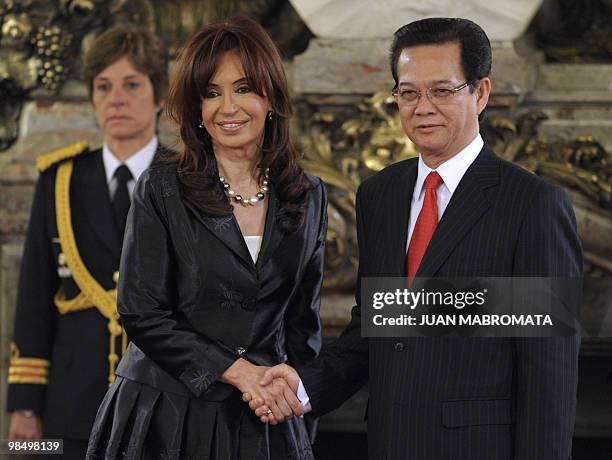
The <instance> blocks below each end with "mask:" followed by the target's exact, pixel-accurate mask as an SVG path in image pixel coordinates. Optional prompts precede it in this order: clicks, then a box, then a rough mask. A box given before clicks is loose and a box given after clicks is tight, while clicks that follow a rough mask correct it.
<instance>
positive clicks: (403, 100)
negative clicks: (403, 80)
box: [391, 78, 480, 106]
mask: <svg viewBox="0 0 612 460" xmlns="http://www.w3.org/2000/svg"><path fill="white" fill-rule="evenodd" d="M479 80H480V78H474V79H472V80H469V81H466V82H465V83H463V84H462V85H459V86H455V87H454V88H449V87H447V86H435V87H433V88H427V89H426V90H425V94H426V95H427V98H428V99H429V100H430V102H431V103H432V104H436V105H444V104H452V103H453V100H454V99H455V98H454V96H455V94H457V93H458V92H459V91H461V90H462V89H463V88H467V87H468V86H470V85H473V84H474V83H476V82H477V81H479ZM391 94H392V95H393V97H394V98H395V101H396V102H397V103H398V104H402V105H409V106H410V105H417V104H418V103H419V100H420V99H421V95H422V94H423V92H422V91H417V90H415V89H411V88H399V89H398V88H393V90H392V91H391Z"/></svg>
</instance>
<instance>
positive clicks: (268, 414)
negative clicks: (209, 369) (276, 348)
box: [220, 358, 304, 425]
mask: <svg viewBox="0 0 612 460" xmlns="http://www.w3.org/2000/svg"><path fill="white" fill-rule="evenodd" d="M220 380H221V381H222V382H224V383H229V384H230V385H233V386H235V387H236V388H238V389H239V390H240V391H241V392H242V399H243V400H244V401H245V402H246V403H248V404H249V407H250V408H251V409H252V410H253V411H254V412H255V414H256V415H257V416H258V417H259V419H260V420H261V421H262V422H263V423H270V424H272V425H276V424H277V423H280V422H282V421H284V420H286V419H290V418H291V417H293V416H297V417H301V416H302V415H304V407H303V406H302V403H301V402H300V400H299V399H298V397H297V391H298V385H299V381H300V378H299V376H298V374H297V372H296V371H295V369H293V368H292V367H291V366H288V365H286V364H279V365H278V366H274V367H266V366H256V365H254V364H251V363H250V362H248V361H246V360H244V359H242V358H239V359H238V360H237V361H236V362H234V364H232V365H231V366H230V367H229V368H228V369H227V370H226V371H225V373H224V374H223V375H222V376H221V379H220Z"/></svg>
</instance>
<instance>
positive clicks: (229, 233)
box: [185, 202, 253, 266]
mask: <svg viewBox="0 0 612 460" xmlns="http://www.w3.org/2000/svg"><path fill="white" fill-rule="evenodd" d="M185 205H186V206H187V207H188V208H189V209H191V211H192V212H193V214H194V216H195V217H196V218H197V219H198V220H199V221H200V222H201V223H202V224H203V225H204V226H205V227H206V228H207V229H208V230H209V231H210V233H212V234H213V235H214V236H215V237H216V238H218V239H219V240H220V241H221V242H222V243H223V244H224V245H225V246H227V247H228V248H229V249H230V250H231V251H232V252H233V253H234V254H236V255H237V256H238V257H239V258H240V259H242V261H243V262H244V263H246V264H247V265H251V266H252V265H253V259H252V258H251V254H250V253H249V249H248V248H247V246H246V243H245V242H244V238H243V236H242V233H241V232H240V227H239V226H238V222H237V221H236V218H235V217H234V214H231V215H227V216H209V215H208V214H204V213H203V212H201V211H200V210H198V209H197V208H195V207H194V206H193V205H192V204H191V203H188V202H185Z"/></svg>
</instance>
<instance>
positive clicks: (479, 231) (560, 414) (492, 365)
mask: <svg viewBox="0 0 612 460" xmlns="http://www.w3.org/2000/svg"><path fill="white" fill-rule="evenodd" d="M416 178H417V160H416V159H412V160H407V161H404V162H400V163H398V164H395V165H392V166H390V167H388V168H386V169H385V170H383V171H381V172H380V173H379V174H377V175H375V176H373V177H372V178H370V179H368V180H366V181H365V182H364V183H363V184H362V185H361V187H360V189H359V192H358V196H357V229H358V239H359V251H360V264H359V277H360V278H361V277H372V276H393V277H397V276H405V260H406V259H405V248H406V247H407V246H406V239H407V234H408V217H409V215H410V198H411V196H412V192H413V189H414V184H415V181H416ZM581 271H582V255H581V247H580V243H579V240H578V237H577V233H576V222H575V218H574V213H573V211H572V207H571V205H570V202H569V200H568V198H567V196H566V195H565V194H564V193H563V192H562V191H561V190H560V189H559V188H558V187H556V186H553V185H551V184H549V183H547V182H545V181H543V180H542V179H540V178H538V177H537V176H535V175H533V174H531V173H529V172H527V171H525V170H523V169H521V168H520V167H518V166H516V165H513V164H511V163H508V162H506V161H503V160H501V159H500V158H498V157H497V156H496V155H495V154H494V153H493V152H492V151H491V149H490V148H488V147H487V146H486V145H485V147H484V148H483V150H482V151H481V152H480V154H479V156H478V157H477V158H476V160H475V161H474V163H473V164H472V165H471V166H470V168H469V169H468V170H467V172H466V173H465V175H464V177H463V178H462V180H461V182H460V183H459V186H458V188H457V189H456V191H455V193H454V194H453V196H452V198H451V201H450V203H449V204H448V207H447V208H446V210H445V212H444V214H443V216H442V218H441V220H440V222H439V224H438V226H437V228H436V230H435V233H434V235H433V238H432V240H431V242H430V244H429V246H428V248H427V251H426V253H425V255H424V257H423V260H422V263H421V265H420V267H419V270H418V272H417V275H416V276H417V277H471V276H485V277H486V276H494V277H509V276H522V277H529V276H542V277H554V276H560V277H579V276H580V275H581ZM356 299H357V305H356V306H355V307H354V308H353V312H352V319H351V323H350V324H349V326H348V327H347V328H346V329H345V331H344V332H343V334H342V336H341V338H340V339H339V340H338V341H336V342H334V343H333V344H332V345H331V346H330V347H329V348H326V349H324V350H323V352H322V353H321V355H320V357H319V358H318V359H317V360H315V361H314V362H313V363H311V364H310V365H308V366H306V367H305V368H303V369H301V370H300V374H301V377H302V380H303V382H304V385H305V388H306V391H307V392H308V395H309V397H310V401H311V403H312V407H313V410H314V412H315V413H316V414H321V413H324V412H326V411H329V410H331V409H333V408H335V407H337V406H338V405H339V404H341V403H342V401H344V400H345V399H346V398H348V397H349V396H350V395H351V394H352V393H354V392H355V391H356V390H357V389H358V388H359V387H360V386H362V385H363V384H364V382H366V381H368V380H369V388H370V399H369V405H368V446H369V458H371V459H373V460H374V459H389V460H400V459H408V458H409V459H436V460H445V459H463V458H465V459H467V458H469V459H488V460H490V459H500V460H502V459H532V458H537V459H551V460H552V459H559V460H560V459H567V458H568V457H569V455H570V453H571V439H572V433H573V425H574V416H575V415H574V412H575V398H576V381H577V358H578V350H579V338H578V337H575V336H571V337H556V338H494V339H492V338H450V337H434V338H409V339H386V338H371V339H369V340H367V339H364V338H361V335H360V334H361V310H360V296H359V287H358V290H357V295H356Z"/></svg>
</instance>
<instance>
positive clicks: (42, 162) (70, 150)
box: [36, 142, 89, 172]
mask: <svg viewBox="0 0 612 460" xmlns="http://www.w3.org/2000/svg"><path fill="white" fill-rule="evenodd" d="M88 150H89V144H88V143H87V142H77V143H76V144H72V145H69V146H68V147H63V148H61V149H59V150H54V151H53V152H49V153H45V154H43V155H40V156H39V157H38V158H37V159H36V169H38V171H40V172H43V171H45V170H47V169H49V168H50V167H51V166H53V165H54V164H55V163H58V162H60V161H62V160H65V159H66V158H73V157H75V156H77V155H80V154H81V153H83V152H86V151H88Z"/></svg>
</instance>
